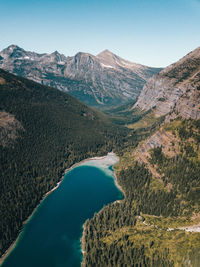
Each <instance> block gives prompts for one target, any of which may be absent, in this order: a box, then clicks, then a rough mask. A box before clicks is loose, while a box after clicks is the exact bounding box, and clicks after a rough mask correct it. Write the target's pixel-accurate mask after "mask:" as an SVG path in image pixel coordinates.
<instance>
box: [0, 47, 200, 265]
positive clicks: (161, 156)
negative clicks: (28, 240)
mask: <svg viewBox="0 0 200 267" xmlns="http://www.w3.org/2000/svg"><path fill="white" fill-rule="evenodd" d="M11 49H13V50H14V51H15V52H16V51H17V50H16V48H15V47H13V46H12V47H11ZM17 49H18V48H17ZM18 50H19V49H18ZM199 51H200V50H199V48H197V49H195V50H194V51H192V52H191V53H189V54H188V55H186V56H185V57H184V58H182V59H181V60H179V61H178V62H176V63H174V64H172V65H170V66H169V67H167V68H165V69H164V70H161V72H159V73H157V74H155V75H154V76H153V77H150V76H151V75H150V74H148V75H149V76H148V78H149V79H148V81H147V82H146V84H144V87H143V89H142V88H141V93H140V94H139V91H138V92H137V94H135V93H134V94H135V95H133V94H132V96H131V99H129V97H128V98H126V99H125V102H124V103H123V100H122V101H118V100H117V98H115V100H116V102H115V100H113V101H114V102H112V101H111V102H110V104H109V105H107V104H105V105H104V107H103V109H102V103H103V101H104V100H105V98H99V96H98V97H97V99H98V101H100V100H99V99H101V101H102V103H100V102H101V101H100V102H99V105H100V106H99V109H101V110H103V111H104V113H103V112H101V111H97V110H95V109H94V108H90V107H87V106H86V105H85V104H82V103H81V102H79V101H78V100H76V99H75V98H74V97H72V96H70V95H68V94H66V93H65V92H62V91H60V90H57V89H55V88H51V87H47V86H44V85H42V84H38V83H35V82H34V81H30V80H27V79H24V78H22V77H18V76H15V75H12V74H9V73H8V72H6V71H3V70H1V71H0V76H1V79H0V81H1V82H0V90H1V91H0V92H1V100H0V101H1V102H0V106H1V110H0V129H1V131H0V133H1V134H0V141H1V146H0V148H1V153H0V155H1V174H2V179H1V181H0V182H1V187H0V188H1V192H2V194H1V203H2V205H1V207H0V212H1V216H0V217H1V218H3V219H1V229H0V233H1V237H2V238H1V245H0V248H1V255H2V254H3V253H4V252H5V250H6V249H7V248H8V247H9V246H10V245H11V243H12V241H13V240H15V239H16V237H17V235H18V234H19V232H20V231H21V229H22V227H23V221H24V220H25V219H26V218H27V217H28V216H29V215H30V214H31V212H32V211H33V209H34V208H35V206H36V205H37V204H38V203H39V202H40V200H41V199H42V197H43V195H44V194H45V193H46V192H48V191H49V190H51V189H52V188H53V187H54V186H55V185H56V184H57V182H58V181H59V180H60V178H61V176H62V174H63V171H64V170H65V169H66V168H69V167H70V166H72V165H73V164H74V163H77V162H79V161H81V160H83V159H86V158H89V157H92V156H96V155H98V156H101V155H105V154H107V153H108V152H110V151H114V152H115V153H116V154H117V155H118V156H119V159H120V160H119V162H118V163H117V164H116V165H115V166H114V171H115V176H116V179H117V183H118V184H119V186H120V187H121V188H122V190H123V192H124V196H125V197H124V199H123V200H120V201H115V202H113V203H110V204H108V205H106V206H105V207H104V208H103V209H101V210H100V211H99V212H98V213H95V214H94V216H93V217H92V218H90V219H87V220H86V221H85V223H84V227H83V229H84V230H83V236H82V249H83V251H84V254H83V261H82V266H83V267H85V266H87V267H90V266H91V267H92V266H150V267H151V266H152V267H154V266H156V267H157V266H158V267H161V266H165V267H168V266H169V267H172V266H174V267H179V266H185V267H190V266H191V267H199V262H200V254H199V249H198V248H199V247H200V233H199V232H198V231H187V229H190V230H191V229H193V230H194V229H197V230H198V229H199V225H200V220H199V214H200V202H199V199H200V198H199V195H200V191H199V188H200V176H199V173H200V146H199V142H200V109H199V108H200V107H199V105H200V104H199V98H200V91H199V73H200V69H199V64H200V61H199V60H200V53H199ZM22 52H23V53H25V52H24V50H23V51H22ZM22 52H20V53H22ZM3 53H4V59H5V54H6V53H7V54H6V55H8V58H9V57H10V54H9V53H8V52H5V51H4V52H3ZM1 55H2V54H1ZM20 55H21V54H20ZM56 55H57V56H58V54H56ZM14 56H15V57H16V55H14ZM26 56H29V57H30V56H32V57H33V59H34V57H35V58H37V57H39V56H38V55H35V54H34V53H33V54H30V53H29V55H27V54H26ZM40 57H41V58H44V57H47V55H46V54H45V55H40ZM51 57H52V55H51V56H50V58H49V59H48V60H49V61H51ZM96 58H97V59H96ZM96 58H94V56H91V55H85V54H84V55H83V54H81V53H79V54H77V55H76V56H75V57H73V58H71V59H69V58H68V59H66V58H65V57H64V56H63V55H59V56H58V59H57V61H58V62H61V60H63V61H65V60H66V61H68V60H69V61H70V62H73V64H72V65H70V64H69V65H67V64H66V66H65V67H66V69H65V73H68V74H67V75H68V76H67V77H68V78H69V76H70V75H71V76H70V79H74V80H73V82H74V81H75V83H76V85H77V88H79V90H82V87H81V86H82V81H81V79H82V78H80V77H81V76H82V75H84V76H85V75H86V76H85V77H88V80H87V81H90V78H91V77H90V76H87V75H89V73H90V74H91V71H90V70H91V69H90V70H89V69H88V64H89V66H90V67H91V66H99V65H98V64H100V63H101V67H103V68H104V71H105V73H106V75H108V77H107V78H108V80H112V79H113V78H112V77H113V76H112V77H111V76H110V75H111V72H112V75H113V69H115V75H116V76H117V77H118V78H119V77H121V76H120V75H121V74H119V72H120V71H121V70H122V69H121V68H122V67H123V68H125V66H127V64H132V65H131V71H133V69H134V70H135V69H136V68H137V75H140V77H142V79H143V80H145V79H147V76H144V73H143V74H141V73H142V72H141V70H142V71H144V68H143V67H141V66H140V67H139V68H138V66H135V65H134V63H128V62H127V61H123V60H122V59H121V58H118V57H117V56H115V55H113V54H112V53H110V52H109V51H104V52H103V53H101V54H99V55H98V56H96ZM23 60H24V59H23ZM34 60H35V59H34ZM37 60H39V59H38V58H37ZM95 60H97V61H98V64H97V61H95ZM119 60H121V61H120V64H121V65H123V66H120V67H119V64H118V63H119ZM1 61H2V60H1ZM100 61H101V62H100ZM99 62H100V63H99ZM11 63H12V61H10V59H9V60H8V63H5V62H4V63H2V64H4V67H5V66H7V67H8V68H10V67H9V66H12V67H13V63H12V64H11ZM6 64H7V65H6ZM21 64H22V63H20V64H19V69H21V66H22V65H21ZM35 64H36V63H35ZM76 64H77V65H76ZM79 64H81V66H84V67H83V68H82V71H81V72H80V71H79V69H77V72H76V68H75V67H74V66H79ZM102 64H103V65H102ZM1 66H2V65H1ZM7 67H6V68H7ZM29 67H30V66H29ZM45 67H47V66H46V65H45ZM30 68H32V67H30ZM48 68H49V67H48ZM105 68H106V70H105ZM119 69H120V70H119ZM116 70H117V73H116ZM139 70H140V71H139ZM9 71H10V70H9ZM71 71H72V72H73V75H72V74H70V73H72V72H71ZM95 71H96V67H95ZM11 72H14V68H13V69H12V70H11ZM123 72H125V73H126V74H127V75H128V76H126V78H127V77H129V76H131V77H134V75H133V74H131V73H130V67H129V71H125V70H124V69H123ZM99 73H100V74H101V73H102V69H101V68H99V69H98V75H100V74H99ZM17 74H19V73H17ZM23 75H24V74H23ZM23 75H22V76H23ZM26 75H27V76H28V74H26ZM79 75H80V76H79ZM98 75H97V74H95V75H94V76H93V77H95V79H96V77H97V76H98ZM123 75H124V74H123ZM50 77H52V76H49V79H50ZM82 77H83V76H82ZM102 77H104V76H101V77H100V76H98V79H100V81H105V80H104V78H102ZM145 77H146V78H145ZM28 78H30V77H28ZM95 79H94V80H93V82H96V80H95ZM52 80H54V79H52ZM127 81H129V78H128V79H127V80H126V82H127ZM39 82H40V83H41V81H39ZM84 83H85V80H84ZM47 84H48V83H47ZM52 85H53V86H55V84H54V83H52ZM92 86H94V83H93V85H92ZM98 86H100V85H99V84H98V83H96V89H98ZM124 86H125V85H124V84H123V85H122V87H123V88H124ZM72 87H73V86H72ZM114 87H115V86H114ZM101 88H104V86H103V84H101ZM58 89H60V88H58ZM104 89H105V88H104ZM115 89H116V87H115ZM106 90H107V89H106ZM108 94H109V93H108ZM110 94H112V93H111V91H110ZM120 94H121V93H120ZM95 95H96V96H97V94H95ZM93 97H94V95H93ZM115 97H116V95H115ZM119 98H121V96H120V95H119ZM79 99H81V98H79ZM97 99H96V103H98V101H97ZM102 99H104V100H102ZM81 100H82V99H81ZM85 101H86V103H89V102H87V100H84V102H85ZM93 103H95V102H93ZM90 104H91V102H90ZM120 104H122V105H120ZM92 105H93V106H98V105H96V104H92ZM50 166H51V167H50ZM12 177H14V179H12ZM5 207H6V208H5ZM16 207H17V208H16Z"/></svg>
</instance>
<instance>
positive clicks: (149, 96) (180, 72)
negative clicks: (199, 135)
mask: <svg viewBox="0 0 200 267" xmlns="http://www.w3.org/2000/svg"><path fill="white" fill-rule="evenodd" d="M134 107H139V108H141V109H142V110H149V109H152V108H153V109H154V110H155V115H156V116H157V117H160V116H163V115H166V114H170V118H174V117H176V116H177V115H180V116H182V117H183V118H192V119H199V118H200V47H199V48H197V49H195V50H194V51H192V52H190V53H189V54H187V55H186V56H185V57H183V58H182V59H180V60H179V61H178V62H176V63H174V64H172V65H170V66H169V67H167V68H165V69H164V70H162V71H161V72H160V73H158V74H156V75H154V76H153V77H152V78H150V79H149V81H148V82H147V83H146V85H145V86H144V88H143V90H142V92H141V94H140V96H139V99H138V101H137V103H136V104H135V105H134Z"/></svg>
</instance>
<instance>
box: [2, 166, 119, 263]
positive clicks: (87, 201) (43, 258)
mask: <svg viewBox="0 0 200 267" xmlns="http://www.w3.org/2000/svg"><path fill="white" fill-rule="evenodd" d="M122 198H123V195H122V193H121V192H120V191H119V189H118V188H117V187H116V185H115V183H114V178H113V170H112V166H108V167H107V169H105V168H104V169H101V168H97V167H95V166H87V165H85V166H84V165H83V166H78V167H76V168H74V169H72V170H71V171H69V172H68V173H67V174H66V175H65V178H64V180H63V182H62V183H61V185H60V186H59V188H57V189H56V190H55V191H53V192H52V193H51V194H50V195H48V196H47V197H46V198H45V199H44V201H43V202H42V203H41V204H40V206H39V207H38V209H37V210H36V212H35V213H34V215H33V216H32V217H31V219H30V220H29V222H28V223H27V224H26V226H25V227H24V230H23V233H22V235H21V236H20V239H19V241H18V243H17V246H16V247H15V249H14V250H13V251H12V252H11V253H10V255H9V256H8V257H7V259H6V260H5V261H4V263H3V265H2V267H36V266H37V267H78V266H79V267H80V265H81V260H82V254H81V247H80V238H81V235H82V225H83V223H84V222H85V220H86V219H87V218H91V217H93V214H94V212H98V211H99V210H100V209H101V208H102V207H103V206H104V205H106V204H108V203H110V202H114V201H115V200H118V199H122Z"/></svg>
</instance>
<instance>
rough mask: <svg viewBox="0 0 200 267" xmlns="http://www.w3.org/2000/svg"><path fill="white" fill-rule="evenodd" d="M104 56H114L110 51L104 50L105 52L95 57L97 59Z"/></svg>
mask: <svg viewBox="0 0 200 267" xmlns="http://www.w3.org/2000/svg"><path fill="white" fill-rule="evenodd" d="M104 55H114V54H113V53H112V52H111V51H110V50H108V49H105V50H103V51H102V52H101V53H99V54H98V55H97V57H99V56H104Z"/></svg>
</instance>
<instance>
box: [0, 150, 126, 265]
mask: <svg viewBox="0 0 200 267" xmlns="http://www.w3.org/2000/svg"><path fill="white" fill-rule="evenodd" d="M117 162H118V157H117V156H116V155H115V154H114V153H113V152H110V153H108V154H107V155H106V156H102V157H93V158H88V159H84V160H82V161H80V162H78V163H75V164H74V165H72V166H71V167H70V168H68V169H66V170H65V172H64V174H63V175H62V177H61V179H60V181H59V182H58V183H57V185H56V186H55V187H54V188H53V189H51V190H50V191H48V192H47V193H46V194H45V195H44V196H43V198H42V200H41V201H40V203H39V204H38V205H37V206H36V207H35V209H34V210H33V212H32V213H31V215H30V216H29V217H28V218H27V219H26V220H25V221H24V222H23V225H24V226H25V225H26V224H27V223H28V221H29V220H30V219H31V217H32V216H33V215H34V213H35V211H36V210H37V209H38V207H39V205H40V204H41V203H42V201H43V200H44V199H45V198H46V197H47V196H48V195H49V194H51V193H52V192H53V191H54V190H56V189H57V188H58V187H59V186H60V184H61V183H62V181H63V179H64V176H65V174H66V173H67V172H69V171H71V170H72V169H74V168H75V167H78V166H80V165H86V166H94V167H99V168H102V169H104V168H105V169H108V167H109V166H111V165H114V164H116V163H117ZM115 184H116V186H117V187H118V188H119V190H120V191H122V192H123V190H122V189H121V187H120V186H119V185H118V184H117V179H116V176H115ZM123 194H124V193H123ZM23 229H24V227H23ZM23 229H22V230H21V231H20V233H19V235H18V237H17V239H16V240H15V241H14V242H13V243H12V244H11V246H10V247H9V248H8V249H7V250H6V252H5V253H4V254H3V255H2V257H1V258H0V265H1V264H2V263H3V262H4V261H5V259H6V258H7V257H8V255H9V254H10V253H11V251H12V250H13V249H14V248H15V247H16V245H17V243H18V241H19V239H20V237H21V235H22V232H23ZM82 253H84V252H83V251H82Z"/></svg>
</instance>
